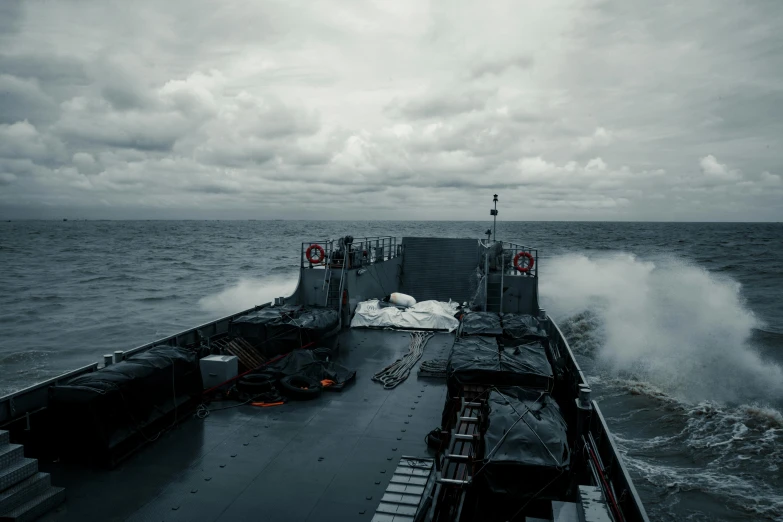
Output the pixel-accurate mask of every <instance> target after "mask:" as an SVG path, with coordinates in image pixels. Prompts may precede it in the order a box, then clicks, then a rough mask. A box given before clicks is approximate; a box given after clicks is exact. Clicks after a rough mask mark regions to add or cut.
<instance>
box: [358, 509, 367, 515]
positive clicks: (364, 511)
mask: <svg viewBox="0 0 783 522" xmlns="http://www.w3.org/2000/svg"><path fill="white" fill-rule="evenodd" d="M366 512H367V511H366V510H365V509H362V510H361V511H359V514H360V515H364V514H365V513H366Z"/></svg>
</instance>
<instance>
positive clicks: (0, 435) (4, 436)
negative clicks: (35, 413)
mask: <svg viewBox="0 0 783 522" xmlns="http://www.w3.org/2000/svg"><path fill="white" fill-rule="evenodd" d="M9 442H11V437H10V436H9V435H8V432H7V431H5V430H0V446H3V445H4V444H8V443H9Z"/></svg>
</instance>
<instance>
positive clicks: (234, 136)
mask: <svg viewBox="0 0 783 522" xmlns="http://www.w3.org/2000/svg"><path fill="white" fill-rule="evenodd" d="M0 20H2V21H0V216H2V217H9V218H12V217H47V218H48V217H59V216H61V215H63V214H64V213H65V214H67V215H68V216H69V217H102V218H147V217H185V218H232V217H233V218H272V217H286V218H297V217H298V218H305V219H310V218H318V217H324V218H328V219H341V218H344V219H356V218H368V219H372V218H391V219H400V218H410V219H485V218H487V216H486V215H485V214H487V212H485V210H482V209H484V207H485V206H486V205H488V204H489V203H488V201H490V200H489V199H488V198H491V194H493V193H494V192H499V193H500V194H501V217H503V218H504V219H519V220H534V219H626V220H627V219H656V220H658V219H663V220H670V219H672V220H781V219H783V184H782V183H781V174H783V147H781V136H783V113H782V112H781V111H783V57H782V55H781V54H780V53H779V52H778V50H779V49H780V45H781V42H783V32H781V31H779V30H777V29H779V28H780V27H781V26H783V9H781V8H780V7H779V6H777V5H776V3H774V2H770V3H766V4H762V3H759V4H754V5H751V6H748V5H739V4H737V3H736V2H730V1H728V0H718V1H717V2H716V1H709V2H708V1H706V0H704V1H696V2H689V3H687V4H682V3H680V2H673V1H671V2H664V3H662V4H661V3H659V4H658V5H657V6H656V8H655V9H650V8H649V4H648V3H646V2H643V1H641V0H632V1H630V2H628V1H625V2H620V1H619V0H617V1H616V0H607V1H597V0H592V1H588V2H584V1H576V0H553V1H551V2H545V3H542V2H519V1H513V0H509V1H501V2H491V3H484V4H477V3H475V2H469V1H467V0H457V1H449V2H445V1H440V0H436V1H435V2H431V3H421V2H413V1H408V0H404V1H400V2H394V3H384V4H381V3H373V2H361V3H358V4H357V3H355V2H344V1H337V0H330V1H327V2H321V3H317V4H313V3H312V2H304V1H286V2H282V1H267V2H247V1H242V2H240V1H227V2H225V3H224V4H222V6H221V8H220V9H219V10H216V9H215V7H214V4H213V3H211V2H208V1H207V0H188V1H184V0H171V1H169V2H165V3H160V2H152V1H146V0H145V1H141V2H135V3H132V4H127V3H121V2H112V1H107V2H99V3H98V2H96V3H84V2H77V1H76V0H62V1H60V2H56V3H51V2H43V1H39V0H29V1H26V2H21V1H17V0H12V1H9V2H4V3H3V5H2V6H0ZM482 203H483V204H482ZM504 203H505V205H504Z"/></svg>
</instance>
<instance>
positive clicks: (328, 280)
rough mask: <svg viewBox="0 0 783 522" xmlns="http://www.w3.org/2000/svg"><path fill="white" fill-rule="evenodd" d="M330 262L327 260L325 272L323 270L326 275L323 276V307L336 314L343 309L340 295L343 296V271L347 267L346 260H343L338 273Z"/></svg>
mask: <svg viewBox="0 0 783 522" xmlns="http://www.w3.org/2000/svg"><path fill="white" fill-rule="evenodd" d="M346 257H347V256H346ZM331 261H332V260H331V259H327V261H326V270H325V272H326V273H325V274H324V288H325V289H326V292H325V293H326V302H325V303H324V305H325V306H326V307H327V308H333V309H335V310H337V311H338V312H342V308H343V300H342V294H343V288H344V286H345V269H346V267H347V265H348V260H347V259H343V262H342V265H341V266H340V269H339V271H337V270H335V269H334V268H333V267H332V266H331ZM338 274H339V275H338ZM338 278H339V279H338Z"/></svg>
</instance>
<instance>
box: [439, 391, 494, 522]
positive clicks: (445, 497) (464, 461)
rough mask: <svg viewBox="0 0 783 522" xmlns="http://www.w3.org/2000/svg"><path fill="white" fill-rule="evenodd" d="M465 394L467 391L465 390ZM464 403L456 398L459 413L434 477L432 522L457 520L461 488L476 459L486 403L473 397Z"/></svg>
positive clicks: (462, 499)
mask: <svg viewBox="0 0 783 522" xmlns="http://www.w3.org/2000/svg"><path fill="white" fill-rule="evenodd" d="M465 391H466V392H467V391H468V390H465ZM472 395H474V398H472V399H471V400H470V401H466V400H465V397H464V395H463V396H462V397H460V407H459V413H457V419H456V423H455V425H454V428H453V429H452V430H451V436H450V442H449V447H448V449H447V450H446V453H445V454H444V456H443V462H442V465H441V470H440V472H439V473H438V475H437V478H436V481H435V482H436V484H437V491H436V493H435V498H437V499H438V506H437V511H436V513H435V515H436V520H444V521H445V520H459V518H460V516H461V514H462V504H463V502H464V500H465V491H466V488H465V486H467V485H469V484H470V483H471V481H472V480H473V476H472V470H473V465H474V463H475V461H476V459H477V458H478V451H479V446H480V443H481V414H482V410H483V409H484V407H485V405H486V402H485V400H484V399H481V400H479V399H478V397H476V395H478V396H481V395H482V394H472Z"/></svg>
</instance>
